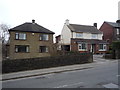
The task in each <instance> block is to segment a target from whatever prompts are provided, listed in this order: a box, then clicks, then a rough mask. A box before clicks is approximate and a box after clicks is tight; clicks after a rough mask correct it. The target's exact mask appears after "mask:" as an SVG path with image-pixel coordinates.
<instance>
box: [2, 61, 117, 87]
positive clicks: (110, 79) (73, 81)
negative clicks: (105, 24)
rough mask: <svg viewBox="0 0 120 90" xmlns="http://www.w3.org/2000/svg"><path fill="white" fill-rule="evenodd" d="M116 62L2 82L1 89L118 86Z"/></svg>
mask: <svg viewBox="0 0 120 90" xmlns="http://www.w3.org/2000/svg"><path fill="white" fill-rule="evenodd" d="M118 77H119V75H118V62H117V61H114V62H111V61H110V62H103V63H100V64H99V65H98V66H93V68H89V69H83V70H75V71H69V72H62V73H52V74H47V75H42V76H36V77H29V78H24V79H18V80H9V81H3V83H2V87H3V88H103V87H104V85H107V84H110V83H112V84H115V85H118Z"/></svg>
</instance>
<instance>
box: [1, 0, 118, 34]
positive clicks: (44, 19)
mask: <svg viewBox="0 0 120 90" xmlns="http://www.w3.org/2000/svg"><path fill="white" fill-rule="evenodd" d="M118 1H120V0H0V23H5V24H8V25H10V27H11V28H13V27H15V26H17V25H20V24H23V23H25V22H31V21H32V19H35V22H36V23H38V24H40V25H42V26H44V27H45V28H48V29H49V30H51V31H53V32H55V33H56V34H55V35H59V34H60V33H61V30H62V28H63V25H64V23H65V20H66V19H69V20H70V23H71V24H82V25H93V23H98V29H99V27H100V26H101V25H102V23H103V22H104V21H110V22H115V21H116V20H117V19H118Z"/></svg>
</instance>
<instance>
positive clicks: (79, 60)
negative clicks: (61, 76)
mask: <svg viewBox="0 0 120 90" xmlns="http://www.w3.org/2000/svg"><path fill="white" fill-rule="evenodd" d="M90 62H93V55H92V54H91V53H84V54H83V53H82V54H77V53H76V54H75V53H73V54H72V53H69V54H65V55H59V56H54V57H41V58H31V59H21V60H5V61H3V62H2V73H10V72H18V71H25V70H33V69H43V68H50V67H58V66H65V65H73V64H83V63H90Z"/></svg>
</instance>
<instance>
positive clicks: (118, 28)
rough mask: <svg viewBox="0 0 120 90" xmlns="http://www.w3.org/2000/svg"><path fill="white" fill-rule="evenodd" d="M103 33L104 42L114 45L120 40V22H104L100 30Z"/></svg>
mask: <svg viewBox="0 0 120 90" xmlns="http://www.w3.org/2000/svg"><path fill="white" fill-rule="evenodd" d="M99 30H100V31H102V32H103V40H105V41H107V42H109V43H112V42H113V41H116V40H120V20H117V21H116V22H106V21H105V22H104V23H103V24H102V26H101V27H100V29H99Z"/></svg>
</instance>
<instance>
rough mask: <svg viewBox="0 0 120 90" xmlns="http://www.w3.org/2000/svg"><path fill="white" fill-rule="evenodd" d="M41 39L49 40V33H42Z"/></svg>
mask: <svg viewBox="0 0 120 90" xmlns="http://www.w3.org/2000/svg"><path fill="white" fill-rule="evenodd" d="M40 40H49V37H48V34H41V35H40Z"/></svg>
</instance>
